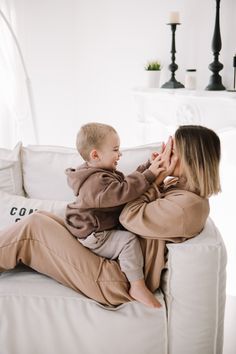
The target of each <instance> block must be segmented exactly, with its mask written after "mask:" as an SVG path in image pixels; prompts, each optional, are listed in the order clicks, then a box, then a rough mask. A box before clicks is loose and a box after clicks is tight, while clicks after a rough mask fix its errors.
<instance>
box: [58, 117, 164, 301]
mask: <svg viewBox="0 0 236 354" xmlns="http://www.w3.org/2000/svg"><path fill="white" fill-rule="evenodd" d="M76 145H77V150H78V152H79V154H80V155H81V157H82V158H83V160H84V161H85V163H83V164H82V165H81V166H79V167H78V168H76V169H70V168H69V169H67V170H66V174H67V180H68V184H69V185H70V187H71V188H72V189H73V191H74V194H75V196H76V200H75V201H74V202H72V203H70V204H68V206H67V209H66V220H65V224H66V227H67V228H68V230H69V231H70V232H71V233H72V234H73V235H74V236H75V237H77V239H78V241H79V242H81V243H82V244H83V245H84V246H85V247H87V248H89V249H90V250H91V251H92V252H94V253H96V254H97V255H99V256H102V257H105V258H109V259H118V260H119V264H120V267H121V270H122V271H123V272H124V273H125V275H126V277H127V279H128V280H129V282H130V290H129V294H130V296H131V297H132V298H133V299H135V300H137V301H139V302H141V303H143V304H145V305H147V306H149V307H160V306H161V305H160V303H159V301H158V300H157V299H156V297H155V296H154V295H153V294H152V293H151V291H149V289H148V288H147V287H146V284H145V282H144V275H143V255H142V251H141V247H140V243H139V240H138V237H137V236H136V235H135V234H132V233H131V232H128V231H126V230H122V229H121V225H120V224H119V215H120V213H121V210H122V209H123V207H124V205H125V204H126V203H127V202H130V201H131V200H134V199H135V198H137V197H139V196H140V195H141V194H143V193H144V192H145V191H146V190H147V189H148V188H149V187H150V185H151V184H152V183H153V182H154V181H155V179H156V178H157V176H158V175H159V174H160V172H162V171H163V168H161V167H160V160H159V161H158V159H157V158H155V159H154V160H153V161H152V163H150V162H147V163H146V164H143V165H141V166H139V167H138V168H137V170H136V171H134V172H133V173H131V174H129V175H127V176H124V175H123V173H122V172H120V171H118V170H117V164H118V161H119V159H120V157H121V152H120V150H119V149H120V140H119V136H118V134H117V132H116V130H115V129H114V128H113V127H111V126H109V125H106V124H101V123H89V124H86V125H84V126H82V127H81V129H80V131H79V132H78V135H77V141H76Z"/></svg>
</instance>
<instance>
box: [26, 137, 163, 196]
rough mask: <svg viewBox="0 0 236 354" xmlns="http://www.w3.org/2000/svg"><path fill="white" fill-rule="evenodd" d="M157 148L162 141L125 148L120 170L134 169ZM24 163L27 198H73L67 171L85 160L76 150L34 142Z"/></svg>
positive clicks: (128, 170) (127, 171)
mask: <svg viewBox="0 0 236 354" xmlns="http://www.w3.org/2000/svg"><path fill="white" fill-rule="evenodd" d="M157 150H160V143H156V144H151V145H144V146H140V147H138V148H131V149H122V150H121V151H122V155H123V156H122V157H121V159H120V161H119V165H118V169H119V170H121V171H122V172H124V173H125V174H127V173H130V172H133V171H134V170H135V169H136V168H137V167H138V165H139V164H141V163H144V162H146V161H147V159H148V158H150V157H151V153H152V152H153V151H157ZM22 162H23V176H24V188H25V191H26V194H27V195H28V197H30V198H40V199H53V200H68V201H70V200H73V199H74V195H73V192H72V190H71V188H69V187H68V185H67V181H66V175H65V172H64V171H65V169H66V168H68V167H72V168H76V167H77V166H78V165H80V164H81V163H83V160H82V158H81V157H80V155H79V153H78V152H77V150H76V149H73V148H66V147H57V146H40V145H31V146H28V147H24V148H23V152H22Z"/></svg>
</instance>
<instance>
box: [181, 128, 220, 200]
mask: <svg viewBox="0 0 236 354" xmlns="http://www.w3.org/2000/svg"><path fill="white" fill-rule="evenodd" d="M175 144H176V150H177V153H178V156H179V157H180V168H181V171H184V175H185V177H186V180H187V188H188V189H189V190H191V191H193V192H195V193H197V194H199V195H200V196H201V197H204V198H208V197H210V196H211V195H212V194H217V193H218V192H220V191H221V187H220V176H219V163H220V155H221V150H220V139H219V137H218V135H217V134H216V133H215V132H214V131H213V130H211V129H208V128H206V127H202V126H200V125H182V126H180V127H179V128H178V129H177V130H176V132H175Z"/></svg>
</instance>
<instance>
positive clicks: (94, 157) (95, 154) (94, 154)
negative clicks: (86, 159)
mask: <svg viewBox="0 0 236 354" xmlns="http://www.w3.org/2000/svg"><path fill="white" fill-rule="evenodd" d="M89 156H90V159H91V160H93V161H94V160H96V161H97V160H99V155H98V151H97V150H96V149H93V150H92V151H91V152H90V154H89Z"/></svg>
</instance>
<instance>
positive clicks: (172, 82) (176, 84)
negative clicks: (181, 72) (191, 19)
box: [161, 23, 184, 89]
mask: <svg viewBox="0 0 236 354" xmlns="http://www.w3.org/2000/svg"><path fill="white" fill-rule="evenodd" d="M167 25H169V26H170V27H171V31H172V44H171V51H170V52H171V53H172V55H171V64H170V65H169V66H168V68H169V70H170V71H171V78H170V80H169V81H167V82H166V83H165V84H163V85H162V86H161V87H162V88H172V89H176V88H184V85H183V84H181V82H178V81H177V80H176V78H175V72H176V70H177V69H178V65H177V64H176V62H175V53H176V48H175V31H176V28H177V26H178V25H180V23H167Z"/></svg>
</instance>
